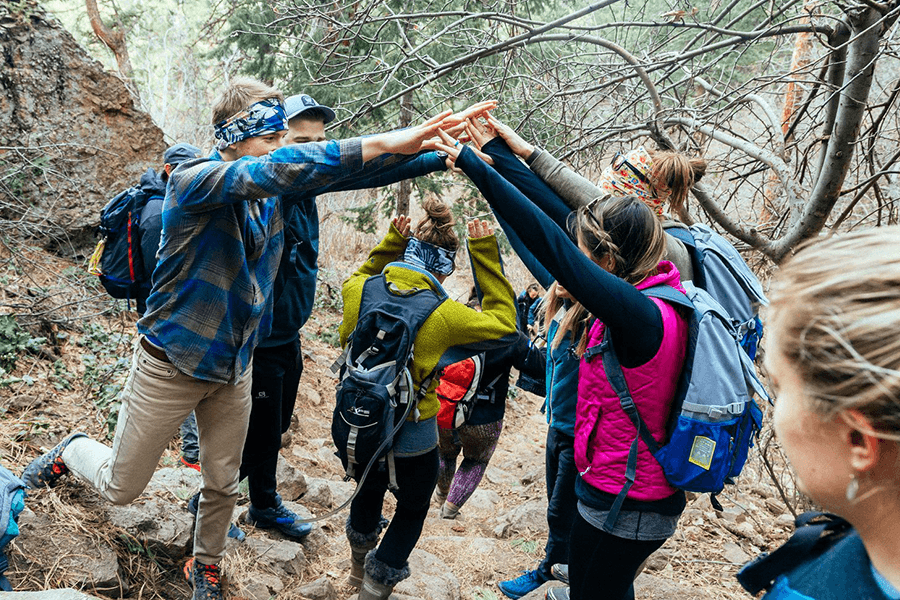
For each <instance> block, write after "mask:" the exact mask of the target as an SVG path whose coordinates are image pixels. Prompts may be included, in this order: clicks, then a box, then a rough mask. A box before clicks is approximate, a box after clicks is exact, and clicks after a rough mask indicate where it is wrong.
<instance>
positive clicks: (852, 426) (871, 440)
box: [841, 410, 881, 473]
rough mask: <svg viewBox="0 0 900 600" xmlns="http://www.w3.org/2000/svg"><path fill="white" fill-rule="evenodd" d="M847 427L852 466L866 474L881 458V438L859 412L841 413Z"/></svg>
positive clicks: (846, 433)
mask: <svg viewBox="0 0 900 600" xmlns="http://www.w3.org/2000/svg"><path fill="white" fill-rule="evenodd" d="M841 417H842V418H843V420H844V422H845V423H846V425H847V430H846V432H845V433H844V435H846V436H847V447H848V448H849V449H850V466H851V467H852V468H853V470H854V471H857V472H860V473H864V472H866V471H869V470H871V469H873V468H874V467H875V466H876V465H877V464H878V459H879V457H880V456H881V438H879V437H877V436H876V435H875V432H874V430H873V428H872V424H871V423H870V422H869V419H867V418H866V417H865V415H863V414H862V413H861V412H859V411H858V410H849V411H847V412H844V413H841Z"/></svg>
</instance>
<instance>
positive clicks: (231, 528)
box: [187, 492, 247, 542]
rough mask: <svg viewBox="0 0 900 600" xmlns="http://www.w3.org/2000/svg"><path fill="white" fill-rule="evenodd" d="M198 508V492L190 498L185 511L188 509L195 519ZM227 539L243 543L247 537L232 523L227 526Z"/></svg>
mask: <svg viewBox="0 0 900 600" xmlns="http://www.w3.org/2000/svg"><path fill="white" fill-rule="evenodd" d="M199 507H200V492H197V493H196V494H194V495H193V496H191V499H190V500H188V505H187V509H188V512H189V513H191V514H192V515H194V516H195V517H196V516H197V509H198V508H199ZM228 537H230V538H234V539H236V540H237V541H239V542H243V541H244V538H246V537H247V534H246V533H244V532H243V531H242V530H241V528H240V527H238V526H237V525H235V524H234V523H229V524H228Z"/></svg>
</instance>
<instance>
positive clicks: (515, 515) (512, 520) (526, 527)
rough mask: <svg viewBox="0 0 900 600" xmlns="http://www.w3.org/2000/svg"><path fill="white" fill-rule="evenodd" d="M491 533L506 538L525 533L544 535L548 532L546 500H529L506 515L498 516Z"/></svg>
mask: <svg viewBox="0 0 900 600" xmlns="http://www.w3.org/2000/svg"><path fill="white" fill-rule="evenodd" d="M493 531H494V535H495V536H496V537H506V536H508V535H512V534H515V533H524V532H526V531H532V532H535V533H540V534H544V533H546V532H547V531H548V529H547V500H546V498H541V499H536V500H529V501H527V502H525V503H524V504H520V505H519V506H516V507H515V508H514V509H512V510H511V511H509V512H508V513H505V514H503V515H500V516H499V517H498V518H497V519H496V521H495V524H494V529H493Z"/></svg>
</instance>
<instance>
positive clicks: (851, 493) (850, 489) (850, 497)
mask: <svg viewBox="0 0 900 600" xmlns="http://www.w3.org/2000/svg"><path fill="white" fill-rule="evenodd" d="M858 493H859V480H858V479H857V478H856V473H852V474H851V475H850V483H848V484H847V492H846V497H847V502H853V501H854V500H856V494H858Z"/></svg>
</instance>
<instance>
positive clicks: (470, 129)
mask: <svg viewBox="0 0 900 600" xmlns="http://www.w3.org/2000/svg"><path fill="white" fill-rule="evenodd" d="M466 133H468V134H469V138H470V139H471V140H472V142H474V143H475V146H476V147H477V148H478V149H479V150H480V149H481V147H482V146H484V145H485V144H487V143H488V142H489V141H491V140H492V139H494V138H495V137H497V132H495V131H494V129H493V128H492V127H490V126H486V125H485V124H484V123H482V122H481V120H480V119H466Z"/></svg>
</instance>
